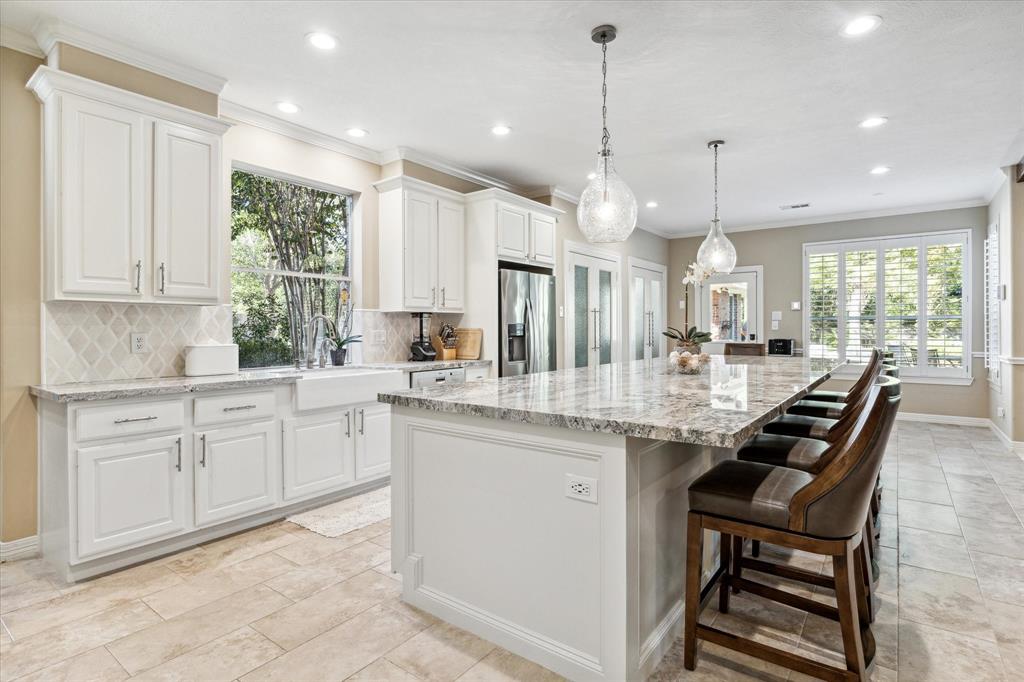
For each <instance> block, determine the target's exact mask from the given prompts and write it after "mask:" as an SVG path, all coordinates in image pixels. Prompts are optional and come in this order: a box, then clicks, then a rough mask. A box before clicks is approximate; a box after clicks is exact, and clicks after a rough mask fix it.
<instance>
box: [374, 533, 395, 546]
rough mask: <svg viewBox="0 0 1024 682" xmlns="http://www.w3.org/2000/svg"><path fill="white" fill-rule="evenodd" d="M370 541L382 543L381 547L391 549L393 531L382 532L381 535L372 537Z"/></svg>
mask: <svg viewBox="0 0 1024 682" xmlns="http://www.w3.org/2000/svg"><path fill="white" fill-rule="evenodd" d="M370 542H372V543H373V544H375V545H380V546H381V547H384V548H387V549H391V531H388V532H387V533H382V534H381V535H378V536H377V537H375V538H370Z"/></svg>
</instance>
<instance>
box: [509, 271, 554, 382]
mask: <svg viewBox="0 0 1024 682" xmlns="http://www.w3.org/2000/svg"><path fill="white" fill-rule="evenodd" d="M555 316H556V310H555V278H554V277H553V276H551V275H540V274H537V273H534V272H526V271H523V270H507V269H501V270H499V271H498V325H499V328H498V336H499V339H500V341H501V362H500V364H499V365H498V376H503V377H510V376H516V375H517V374H532V373H534V372H550V371H552V370H554V369H555V324H556V322H555V320H556V317H555Z"/></svg>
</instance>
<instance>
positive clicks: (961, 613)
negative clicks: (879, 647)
mask: <svg viewBox="0 0 1024 682" xmlns="http://www.w3.org/2000/svg"><path fill="white" fill-rule="evenodd" d="M899 604H900V618H901V619H903V620H912V621H914V622H915V623H922V624H924V625H930V626H932V627H937V628H942V629H943V630H949V631H951V632H959V633H961V634H964V635H968V636H971V637H977V638H978V639H987V640H989V641H993V642H994V641H995V634H994V633H993V632H992V626H991V625H990V624H989V621H988V615H987V609H986V608H985V600H984V599H983V598H982V596H981V590H980V589H978V582H977V581H976V580H975V579H974V578H965V577H963V576H959V575H953V574H952V573H940V572H938V571H930V570H928V569H925V568H917V567H916V566H903V568H902V569H901V570H900V595H899Z"/></svg>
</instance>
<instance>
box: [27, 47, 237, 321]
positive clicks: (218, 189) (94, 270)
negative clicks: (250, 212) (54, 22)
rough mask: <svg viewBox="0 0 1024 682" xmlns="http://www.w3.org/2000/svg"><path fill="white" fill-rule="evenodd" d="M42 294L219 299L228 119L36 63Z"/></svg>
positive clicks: (56, 296) (126, 298)
mask: <svg viewBox="0 0 1024 682" xmlns="http://www.w3.org/2000/svg"><path fill="white" fill-rule="evenodd" d="M28 87H29V88H30V89H32V90H33V92H35V94H36V96H37V97H38V98H39V100H40V101H41V102H42V103H43V114H44V116H43V187H44V191H43V204H44V210H43V216H44V221H43V222H44V240H43V242H44V251H43V253H44V259H43V260H44V266H45V267H44V272H45V274H44V282H45V293H44V295H45V297H46V300H94V301H131V302H137V301H143V302H151V303H156V302H173V303H196V304H198V303H204V304H209V303H217V301H218V297H219V293H220V292H219V278H220V271H221V263H220V253H221V241H222V240H223V241H224V243H226V242H227V237H226V230H225V229H223V220H222V212H223V207H222V197H223V190H222V182H221V174H222V169H221V165H220V159H221V136H222V135H223V134H224V132H225V131H226V130H227V129H228V127H229V126H228V124H226V123H224V122H223V121H221V120H219V119H217V118H214V117H211V116H206V115H204V114H200V113H196V112H192V111H189V110H186V109H182V108H181V107H176V106H173V105H170V104H166V103H163V102H160V101H158V100H154V99H151V98H149V97H144V96H142V95H138V94H135V93H132V92H128V91H126V90H121V89H119V88H115V87H112V86H109V85H106V84H103V83H98V82H96V81H92V80H89V79H87V78H82V77H81V76H76V75H74V74H71V73H68V72H64V71H58V70H54V69H51V68H49V67H46V66H41V67H39V68H38V69H37V70H36V72H35V74H34V75H33V76H32V78H31V79H30V80H29V83H28Z"/></svg>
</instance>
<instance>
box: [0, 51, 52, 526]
mask: <svg viewBox="0 0 1024 682" xmlns="http://www.w3.org/2000/svg"><path fill="white" fill-rule="evenodd" d="M41 63H42V60H40V59H36V58H35V57H31V56H29V55H26V54H23V53H21V52H15V51H14V50H10V49H8V48H6V47H4V48H0V122H2V125H0V150H2V152H0V541H3V542H9V541H11V540H16V539H18V538H23V537H28V536H31V535H35V533H36V451H37V443H36V409H35V404H34V402H33V400H32V398H31V397H30V396H29V394H28V390H27V387H28V386H30V385H32V384H34V383H37V382H38V381H39V372H40V367H41V363H40V358H39V300H40V282H41V279H42V278H41V275H40V272H39V268H40V262H39V244H40V238H41V235H42V231H41V229H40V216H39V206H40V191H41V187H42V185H41V181H40V121H39V104H38V103H37V102H36V99H35V96H34V95H33V94H32V93H31V92H29V91H28V90H26V89H25V82H26V81H27V80H28V79H29V76H31V75H32V72H33V71H35V70H36V68H37V67H38V66H39V65H40V64H41Z"/></svg>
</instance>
